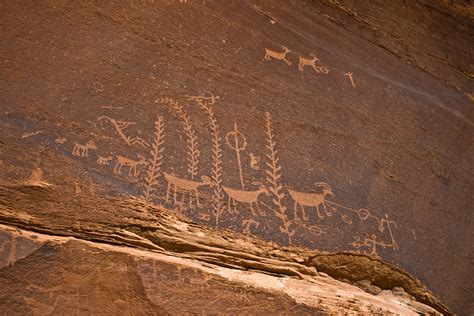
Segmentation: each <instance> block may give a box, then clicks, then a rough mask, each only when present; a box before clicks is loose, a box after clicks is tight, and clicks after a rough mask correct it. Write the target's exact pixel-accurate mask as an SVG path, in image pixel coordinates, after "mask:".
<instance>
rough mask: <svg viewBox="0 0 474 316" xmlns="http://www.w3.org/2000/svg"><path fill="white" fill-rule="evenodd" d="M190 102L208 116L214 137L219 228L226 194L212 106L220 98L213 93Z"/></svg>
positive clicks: (215, 203) (213, 175) (214, 185)
mask: <svg viewBox="0 0 474 316" xmlns="http://www.w3.org/2000/svg"><path fill="white" fill-rule="evenodd" d="M188 100H190V101H195V102H196V103H197V104H198V105H199V106H200V107H201V109H202V110H203V111H204V113H205V114H206V115H207V118H208V121H209V129H210V130H211V137H212V157H211V160H212V168H211V180H212V191H213V203H212V207H213V210H214V215H215V220H216V226H219V220H220V217H221V215H222V211H223V208H224V205H223V204H224V203H223V199H224V194H223V191H222V148H221V137H220V130H219V124H218V122H217V119H216V117H215V114H214V110H213V108H212V105H213V104H215V102H216V101H217V100H219V97H218V96H217V97H216V96H214V95H213V94H212V93H208V94H204V95H200V96H191V97H188Z"/></svg>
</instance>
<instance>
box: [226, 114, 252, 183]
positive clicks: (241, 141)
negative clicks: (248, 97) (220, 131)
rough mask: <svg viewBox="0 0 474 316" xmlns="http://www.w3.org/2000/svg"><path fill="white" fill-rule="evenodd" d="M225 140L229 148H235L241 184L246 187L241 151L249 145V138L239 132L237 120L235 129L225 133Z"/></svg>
mask: <svg viewBox="0 0 474 316" xmlns="http://www.w3.org/2000/svg"><path fill="white" fill-rule="evenodd" d="M225 141H226V144H227V146H229V148H231V149H233V150H235V156H236V159H237V167H238V168H239V178H240V185H241V186H242V189H245V185H244V176H243V174H242V162H241V161H240V153H241V152H242V151H244V150H245V147H247V139H246V138H245V136H244V134H242V133H241V132H239V130H238V129H237V122H235V123H234V130H233V131H231V132H228V133H227V134H226V135H225Z"/></svg>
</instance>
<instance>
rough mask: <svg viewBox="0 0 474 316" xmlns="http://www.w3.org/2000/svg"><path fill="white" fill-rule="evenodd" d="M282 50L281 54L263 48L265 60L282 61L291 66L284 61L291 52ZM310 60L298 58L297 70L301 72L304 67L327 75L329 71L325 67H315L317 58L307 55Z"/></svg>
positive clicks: (284, 48) (284, 47)
mask: <svg viewBox="0 0 474 316" xmlns="http://www.w3.org/2000/svg"><path fill="white" fill-rule="evenodd" d="M281 47H282V48H283V51H282V52H276V51H274V50H271V49H268V48H265V56H264V59H265V60H270V59H271V58H273V59H278V60H282V61H284V62H285V63H286V64H287V65H288V66H291V61H289V60H288V59H286V55H287V54H288V53H289V52H291V50H289V49H288V47H286V46H283V45H282V46H281ZM309 56H310V58H306V57H303V56H299V60H298V61H299V62H298V70H299V71H303V70H304V67H305V66H308V67H311V68H313V70H314V71H315V72H317V73H323V74H328V73H329V69H328V68H327V67H325V66H320V65H317V63H319V58H318V57H316V55H315V54H313V53H311V54H309Z"/></svg>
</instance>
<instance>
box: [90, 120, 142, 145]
mask: <svg viewBox="0 0 474 316" xmlns="http://www.w3.org/2000/svg"><path fill="white" fill-rule="evenodd" d="M102 119H106V120H109V121H110V123H112V125H113V126H114V128H115V131H116V132H117V134H118V135H119V136H120V137H121V138H122V139H123V140H124V141H125V143H126V144H127V145H129V146H131V145H135V144H138V145H140V146H142V147H143V148H147V147H148V146H149V145H148V143H147V142H145V141H144V140H143V139H142V138H140V137H135V138H132V137H130V136H127V135H126V134H125V132H124V130H125V129H126V128H127V127H129V126H130V125H134V124H136V123H133V122H125V121H117V120H115V119H113V118H110V117H108V116H101V117H99V120H102Z"/></svg>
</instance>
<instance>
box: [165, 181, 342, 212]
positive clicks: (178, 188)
mask: <svg viewBox="0 0 474 316" xmlns="http://www.w3.org/2000/svg"><path fill="white" fill-rule="evenodd" d="M163 174H164V177H165V179H166V181H167V182H168V187H167V189H166V199H165V203H170V195H171V194H172V195H173V202H174V203H176V202H177V193H178V192H180V193H181V194H182V199H183V200H184V197H185V195H186V194H188V195H189V200H188V201H189V206H190V207H192V205H193V195H194V199H195V201H196V206H197V207H200V206H201V205H200V202H199V190H198V189H199V188H200V187H203V186H211V185H212V181H211V179H210V178H209V177H207V176H202V177H201V181H195V180H189V179H183V178H180V177H177V176H175V175H173V174H169V173H166V172H163ZM315 186H316V188H317V189H319V191H321V193H312V192H311V193H309V192H299V191H296V190H292V189H289V188H287V190H288V193H289V195H290V196H291V198H292V199H293V200H294V201H295V204H294V207H295V214H297V212H298V209H300V210H301V213H302V215H303V219H304V220H308V217H307V215H306V212H305V207H315V208H316V211H317V214H318V217H319V218H324V215H323V214H322V213H321V209H320V207H321V208H322V209H323V210H324V212H325V214H326V215H327V216H332V214H331V213H330V212H329V211H328V209H327V207H326V204H325V202H326V197H327V196H329V195H334V193H333V192H332V189H331V187H330V186H329V185H328V184H327V183H325V182H316V183H315ZM222 189H223V190H224V191H225V193H226V194H227V198H228V199H227V205H228V210H229V212H230V213H236V211H237V210H236V204H237V202H238V203H243V204H247V205H249V206H250V210H251V211H252V214H253V215H256V213H255V209H257V211H258V212H259V213H260V208H259V206H258V205H259V201H258V200H259V197H260V196H261V195H262V194H264V195H270V194H271V193H270V191H269V190H268V189H267V188H266V187H265V185H263V184H260V188H258V189H257V190H253V191H248V190H240V189H235V188H230V187H227V186H222ZM254 207H255V208H254Z"/></svg>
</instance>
